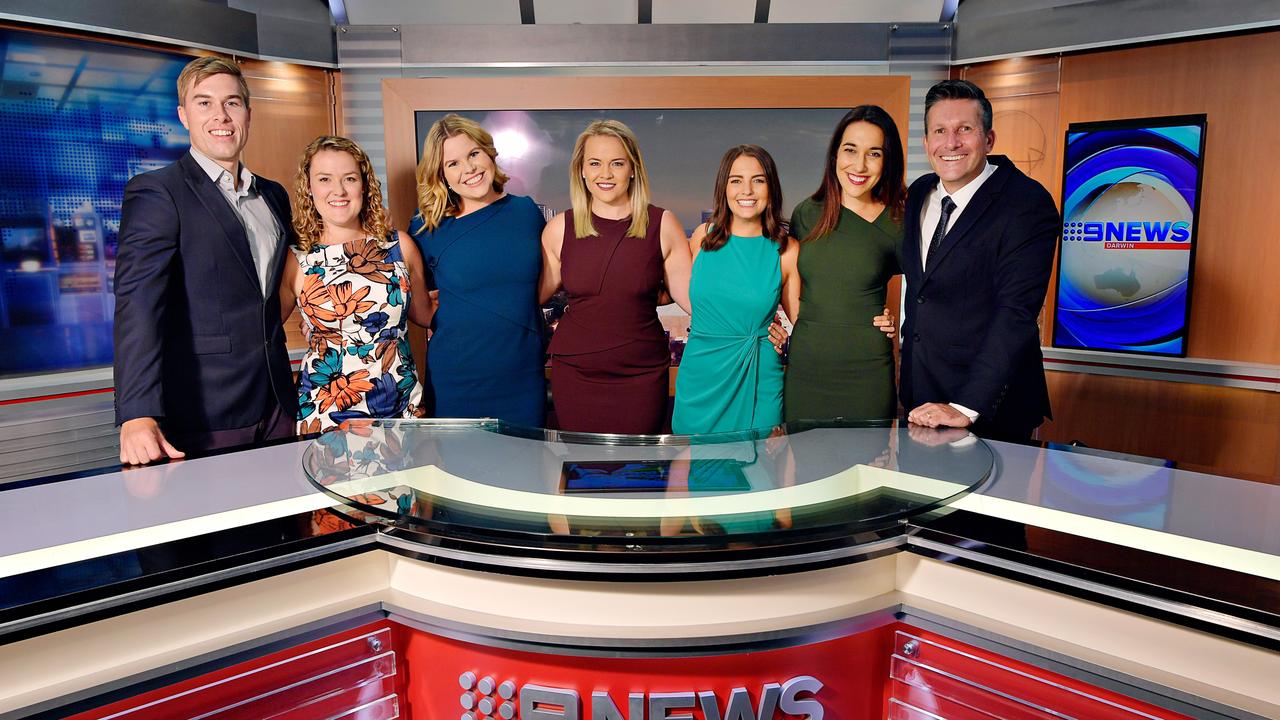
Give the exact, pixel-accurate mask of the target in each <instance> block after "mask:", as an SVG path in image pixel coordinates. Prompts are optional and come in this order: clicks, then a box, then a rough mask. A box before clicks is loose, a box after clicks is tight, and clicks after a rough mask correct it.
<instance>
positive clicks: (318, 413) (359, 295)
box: [293, 234, 422, 434]
mask: <svg viewBox="0 0 1280 720" xmlns="http://www.w3.org/2000/svg"><path fill="white" fill-rule="evenodd" d="M293 255H294V258H295V259H296V260H297V262H298V265H299V266H300V267H301V269H302V272H303V284H302V291H301V292H300V293H299V294H298V308H299V309H300V310H301V311H302V329H303V332H304V333H305V334H306V337H307V353H306V355H304V356H303V358H302V371H301V372H300V373H299V377H298V433H299V434H304V433H313V432H320V431H324V430H329V429H332V428H334V427H337V426H339V425H341V424H342V423H343V422H344V421H346V420H350V419H352V418H396V417H416V416H417V415H418V414H419V410H418V408H419V407H420V406H421V404H422V383H421V381H420V380H419V377H418V372H417V369H416V368H415V367H414V363H413V354H412V353H411V352H410V350H409V333H408V319H409V270H408V268H407V267H406V266H405V263H404V256H403V255H402V254H401V251H400V243H399V240H398V238H397V237H396V235H394V234H392V235H390V236H389V237H388V239H387V241H386V242H383V243H380V242H378V240H377V239H375V238H365V239H363V240H355V241H352V242H348V243H343V244H341V245H315V246H314V247H312V248H311V252H307V253H304V252H302V251H301V250H299V249H297V248H294V251H293Z"/></svg>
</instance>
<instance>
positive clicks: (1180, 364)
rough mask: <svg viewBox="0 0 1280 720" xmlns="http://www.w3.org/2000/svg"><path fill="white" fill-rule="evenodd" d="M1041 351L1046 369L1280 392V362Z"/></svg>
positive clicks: (1066, 349) (1051, 348)
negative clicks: (1274, 363) (1275, 363)
mask: <svg viewBox="0 0 1280 720" xmlns="http://www.w3.org/2000/svg"><path fill="white" fill-rule="evenodd" d="M1040 352H1041V354H1042V355H1043V356H1044V367H1045V369H1046V370H1053V371H1054V372H1070V373H1080V374H1084V375H1108V376H1112V377H1129V378H1139V379H1143V380H1158V381H1163V382H1178V383H1189V384H1194V385H1211V386H1214V387H1232V388H1245V389H1249V390H1269V391H1271V392H1280V365H1272V364H1267V363H1250V362H1240V361H1236V360H1220V359H1213V358H1179V357H1161V356H1153V355H1132V354H1129V353H1115V352H1099V351H1090V350H1075V349H1071V348H1054V347H1041V349H1040ZM1081 363H1085V364H1081Z"/></svg>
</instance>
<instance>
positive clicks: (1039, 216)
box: [898, 155, 1062, 437]
mask: <svg viewBox="0 0 1280 720" xmlns="http://www.w3.org/2000/svg"><path fill="white" fill-rule="evenodd" d="M987 161H988V162H990V163H992V164H993V165H995V166H996V171H995V173H994V174H993V175H992V176H991V177H989V178H987V181H986V182H985V183H983V184H982V186H981V187H980V188H979V189H978V191H977V193H976V194H975V195H974V196H973V199H972V200H970V202H969V204H968V205H966V206H965V209H964V211H963V212H962V213H961V214H960V216H959V217H958V218H956V220H955V223H954V224H953V225H952V226H951V230H950V231H949V232H948V233H947V235H946V237H945V238H943V240H942V243H941V245H939V247H938V249H937V250H936V252H937V257H932V258H930V259H929V269H928V271H927V272H926V271H924V270H923V269H922V268H921V264H920V238H921V231H922V229H921V227H920V212H921V209H922V208H923V206H924V202H925V199H926V198H927V197H928V195H929V192H930V191H931V190H932V189H933V188H934V187H936V186H937V184H938V176H937V175H934V174H929V175H926V176H924V177H922V178H920V179H918V180H916V181H915V182H914V183H912V184H911V188H910V189H909V190H908V191H907V208H906V217H905V218H904V230H905V237H904V240H903V244H902V268H903V272H904V275H905V278H906V283H907V290H906V298H905V302H904V306H903V307H904V310H903V312H904V313H905V314H906V321H905V324H904V326H903V333H902V336H903V343H902V354H901V361H902V369H901V374H900V377H899V381H898V387H899V397H900V399H901V400H902V406H903V408H904V409H906V410H907V411H908V412H909V411H911V410H912V409H914V408H916V407H918V406H920V405H921V404H923V403H926V402H939V403H958V404H960V405H963V406H965V407H967V408H970V409H973V410H975V411H977V412H978V413H979V414H980V417H979V420H978V425H977V426H976V427H975V432H977V433H978V434H980V435H982V434H984V433H985V434H987V435H991V436H997V437H1001V436H1004V437H1009V436H1014V437H1016V436H1029V435H1030V432H1031V430H1033V429H1034V428H1035V427H1036V426H1038V425H1040V423H1041V422H1043V420H1044V418H1046V417H1051V415H1050V412H1049V391H1048V388H1047V387H1046V385H1045V377H1044V360H1043V357H1042V356H1041V354H1040V331H1039V327H1038V325H1037V317H1038V315H1039V313H1040V308H1041V306H1042V305H1043V304H1044V298H1045V291H1046V289H1047V287H1048V283H1049V272H1050V269H1051V268H1052V266H1053V254H1054V251H1055V249H1056V247H1057V238H1058V234H1059V233H1060V232H1061V230H1062V219H1061V217H1060V216H1059V214H1058V209H1057V207H1056V206H1055V205H1054V202H1053V198H1052V197H1050V195H1049V193H1048V192H1047V191H1046V190H1045V189H1044V188H1043V187H1042V186H1041V185H1040V184H1039V183H1037V182H1036V181H1035V180H1032V179H1031V178H1029V177H1027V176H1026V175H1024V174H1023V173H1022V172H1021V171H1020V170H1018V169H1017V168H1016V167H1014V165H1013V163H1012V162H1011V161H1010V160H1009V159H1008V158H1006V157H1003V156H1000V155H992V156H990V157H988V158H987ZM926 231H927V232H930V233H931V232H932V228H929V229H927V230H926Z"/></svg>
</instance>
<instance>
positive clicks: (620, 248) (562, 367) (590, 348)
mask: <svg viewBox="0 0 1280 720" xmlns="http://www.w3.org/2000/svg"><path fill="white" fill-rule="evenodd" d="M662 213H663V209H662V208H660V207H655V206H653V205H650V206H649V229H648V232H647V233H646V234H645V236H644V237H643V238H635V237H626V233H627V228H628V227H629V226H630V225H631V218H629V217H628V218H626V219H624V220H606V219H605V218H602V217H599V216H597V215H592V218H591V222H592V224H594V225H595V228H596V231H597V232H599V233H600V234H599V235H596V236H594V237H578V235H577V232H575V230H574V226H573V211H572V210H570V211H569V212H566V213H565V223H564V246H563V248H562V249H561V250H560V278H561V281H562V282H563V284H564V289H565V292H566V293H567V294H568V296H569V306H568V308H567V309H566V310H565V313H564V317H562V318H561V319H560V324H559V326H557V328H556V332H555V335H554V336H552V338H551V348H550V352H551V396H552V400H553V402H554V403H555V409H556V418H557V420H558V421H559V425H560V429H561V430H571V431H576V432H597V433H659V432H662V427H663V424H664V423H665V420H666V410H667V396H668V382H669V381H668V378H667V374H668V367H669V366H670V364H671V352H670V350H669V348H668V345H667V338H666V335H665V334H664V333H663V331H662V323H660V322H658V312H657V305H658V290H659V287H660V286H661V285H662V278H663V271H662V241H661V240H660V238H659V228H660V227H661V225H662Z"/></svg>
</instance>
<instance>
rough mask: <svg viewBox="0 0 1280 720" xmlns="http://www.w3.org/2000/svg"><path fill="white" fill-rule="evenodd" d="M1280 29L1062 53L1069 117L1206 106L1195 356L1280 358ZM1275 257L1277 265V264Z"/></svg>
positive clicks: (1063, 119)
mask: <svg viewBox="0 0 1280 720" xmlns="http://www.w3.org/2000/svg"><path fill="white" fill-rule="evenodd" d="M1278 71H1280V32H1264V33H1256V34H1250V35H1239V36H1235V37H1226V38H1215V39H1212V40H1198V41H1192V42H1178V43H1169V44H1163V45H1155V46H1150V47H1141V48H1133V49H1128V50H1116V51H1111V52H1099V53H1086V54H1082V55H1072V56H1068V57H1065V58H1064V59H1063V65H1062V94H1061V104H1060V107H1059V114H1060V123H1061V125H1062V126H1063V129H1065V126H1066V124H1067V123H1070V122H1082V121H1086V120H1108V119H1112V118H1126V117H1145V116H1151V115H1178V114H1184V113H1208V116H1209V119H1208V137H1207V138H1206V141H1205V167H1204V179H1203V193H1202V195H1201V200H1200V222H1199V229H1198V233H1197V243H1198V246H1197V248H1196V268H1195V275H1194V279H1193V281H1192V283H1193V285H1192V310H1191V325H1190V328H1189V335H1190V337H1189V349H1190V352H1189V353H1188V354H1189V355H1190V356H1192V357H1207V358H1221V359H1226V360H1238V361H1244V362H1260V363H1272V364H1275V363H1280V284H1277V283H1275V282H1270V281H1269V279H1271V278H1274V277H1275V274H1274V273H1275V270H1274V268H1277V267H1280V243H1277V242H1276V241H1275V213H1276V189H1277V188H1280V162H1276V161H1275V158H1277V157H1280V133H1277V132H1276V118H1277V117H1280V92H1277V90H1276V88H1277V86H1278V83H1280V81H1278V80H1277V77H1276V75H1277V72H1278ZM1265 268H1272V270H1271V271H1270V274H1269V275H1268V274H1267V271H1266V270H1265Z"/></svg>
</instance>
